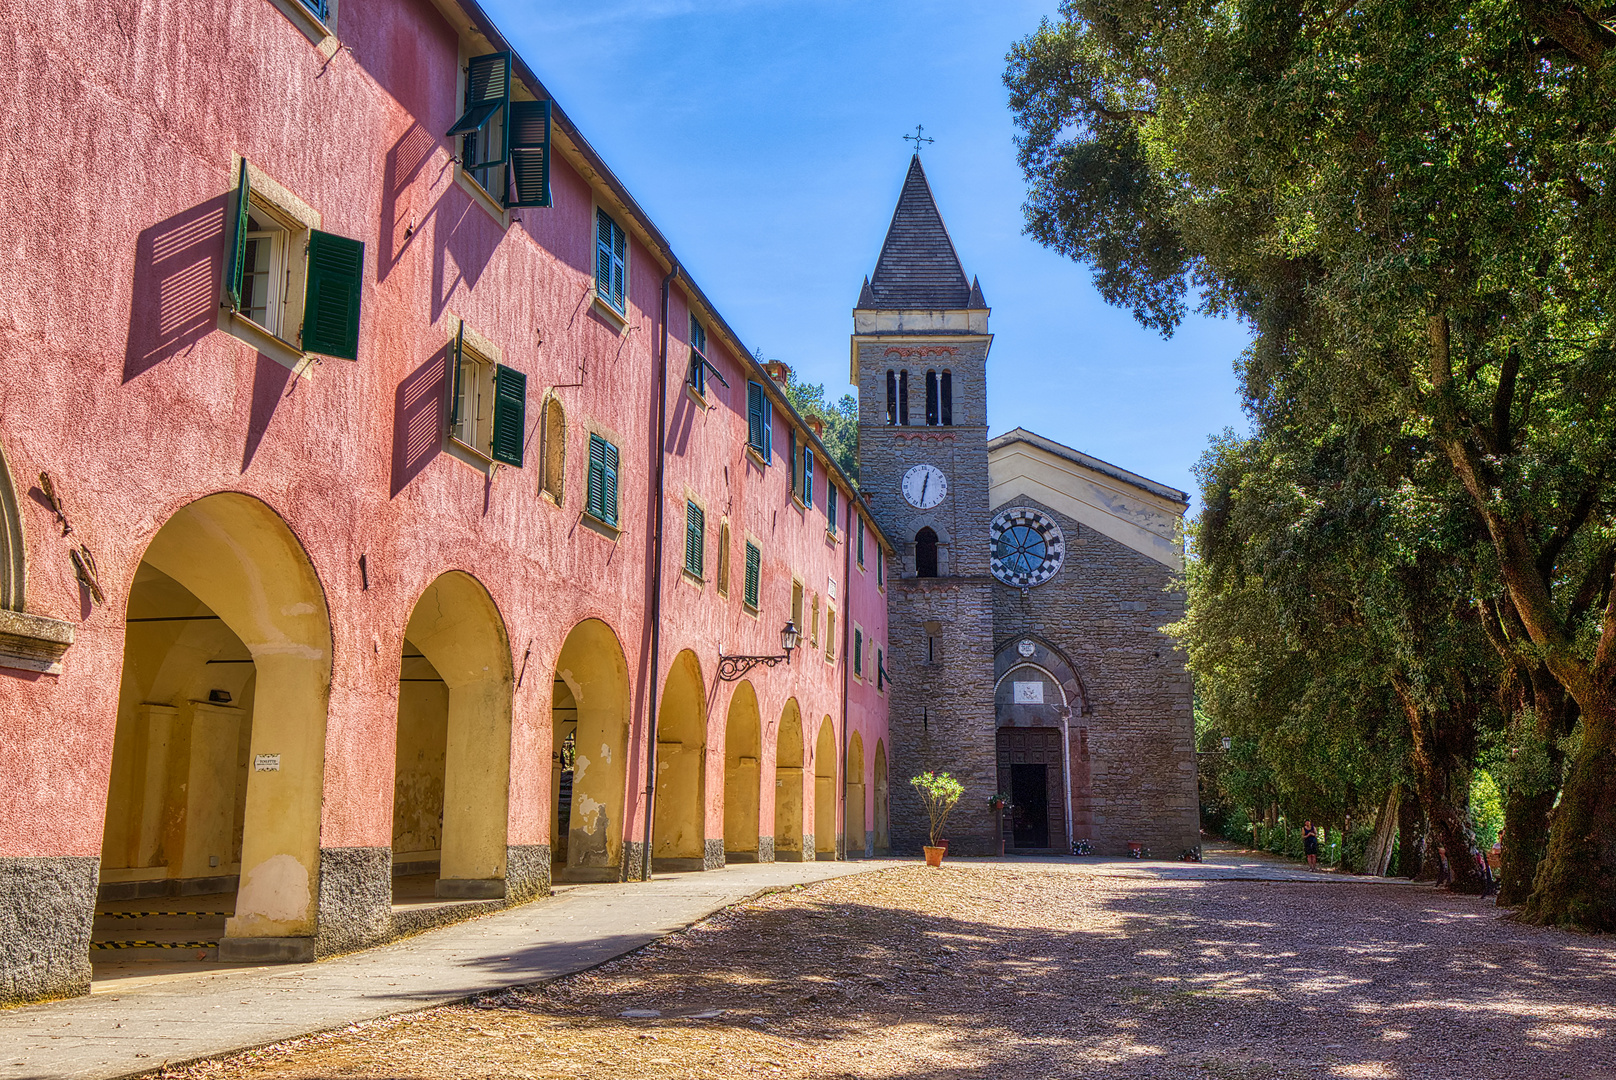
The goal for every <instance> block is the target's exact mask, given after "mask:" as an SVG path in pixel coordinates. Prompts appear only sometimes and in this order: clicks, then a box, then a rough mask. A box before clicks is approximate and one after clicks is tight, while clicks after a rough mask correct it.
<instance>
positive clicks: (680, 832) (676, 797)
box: [651, 649, 707, 871]
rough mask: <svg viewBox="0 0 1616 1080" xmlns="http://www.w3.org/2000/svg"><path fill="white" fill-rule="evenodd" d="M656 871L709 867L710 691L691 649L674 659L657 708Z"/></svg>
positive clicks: (653, 834)
mask: <svg viewBox="0 0 1616 1080" xmlns="http://www.w3.org/2000/svg"><path fill="white" fill-rule="evenodd" d="M656 739H657V747H656V771H657V780H656V808H655V811H654V813H653V815H652V825H651V852H652V854H651V868H652V869H653V870H661V871H670V870H700V869H702V868H703V867H704V866H705V865H706V839H705V837H704V835H703V834H704V833H705V831H706V809H707V802H706V797H705V795H706V773H707V752H706V751H707V693H706V685H705V684H704V683H703V682H702V677H701V662H700V661H699V660H697V659H696V654H695V653H693V652H691V651H690V650H689V649H686V650H685V651H683V652H681V653H680V654H679V655H678V656H676V657H674V660H673V667H672V668H671V669H670V670H669V671H668V680H667V682H666V683H665V684H664V686H663V689H662V707H661V708H660V709H659V710H658V711H657V736H656Z"/></svg>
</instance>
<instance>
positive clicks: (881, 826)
mask: <svg viewBox="0 0 1616 1080" xmlns="http://www.w3.org/2000/svg"><path fill="white" fill-rule="evenodd" d="M874 824H875V850H876V851H877V852H880V853H883V854H884V853H886V852H889V851H891V850H892V785H891V783H890V782H889V781H888V780H887V745H886V743H885V742H884V741H882V740H880V739H877V740H876V743H875V823H874Z"/></svg>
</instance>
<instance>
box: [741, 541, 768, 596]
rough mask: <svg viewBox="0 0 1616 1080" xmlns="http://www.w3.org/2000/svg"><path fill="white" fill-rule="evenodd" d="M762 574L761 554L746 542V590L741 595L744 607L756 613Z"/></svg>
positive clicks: (752, 544)
mask: <svg viewBox="0 0 1616 1080" xmlns="http://www.w3.org/2000/svg"><path fill="white" fill-rule="evenodd" d="M762 573H763V552H761V551H759V550H758V547H757V545H756V544H754V543H752V541H750V540H748V541H747V542H746V588H745V590H744V592H743V593H742V594H741V598H742V600H744V601H745V603H746V606H747V607H749V608H751V609H752V610H754V611H756V610H757V608H758V588H759V585H760V578H761V576H762Z"/></svg>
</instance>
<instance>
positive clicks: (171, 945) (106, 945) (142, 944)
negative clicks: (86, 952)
mask: <svg viewBox="0 0 1616 1080" xmlns="http://www.w3.org/2000/svg"><path fill="white" fill-rule="evenodd" d="M218 947H219V943H218V942H217V941H92V942H90V948H92V949H217V948H218Z"/></svg>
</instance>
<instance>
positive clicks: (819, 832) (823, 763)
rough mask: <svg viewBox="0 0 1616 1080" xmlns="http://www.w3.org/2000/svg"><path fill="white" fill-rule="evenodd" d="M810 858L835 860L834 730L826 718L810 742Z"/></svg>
mask: <svg viewBox="0 0 1616 1080" xmlns="http://www.w3.org/2000/svg"><path fill="white" fill-rule="evenodd" d="M814 857H815V858H818V859H834V858H836V729H835V728H834V727H832V726H831V722H830V717H828V716H827V717H825V719H824V720H822V721H820V723H819V737H818V738H817V739H815V740H814Z"/></svg>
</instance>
